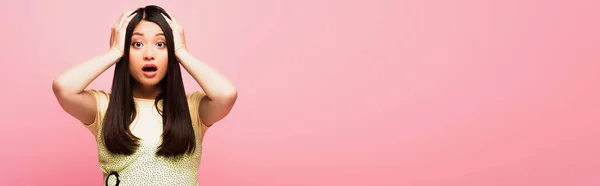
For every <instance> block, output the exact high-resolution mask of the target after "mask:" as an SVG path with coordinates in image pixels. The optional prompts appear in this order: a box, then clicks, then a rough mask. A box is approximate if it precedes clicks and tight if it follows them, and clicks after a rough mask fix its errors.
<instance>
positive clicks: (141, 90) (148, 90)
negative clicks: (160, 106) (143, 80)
mask: <svg viewBox="0 0 600 186" xmlns="http://www.w3.org/2000/svg"><path fill="white" fill-rule="evenodd" d="M132 93H133V97H135V98H142V99H155V98H156V96H158V94H160V88H159V86H158V85H155V86H143V85H140V84H136V85H134V86H133V92H132Z"/></svg>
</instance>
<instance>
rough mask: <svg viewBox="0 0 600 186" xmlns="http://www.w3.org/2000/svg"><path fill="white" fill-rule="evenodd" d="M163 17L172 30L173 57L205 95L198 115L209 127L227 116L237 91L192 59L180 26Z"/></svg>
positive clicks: (221, 77) (213, 72)
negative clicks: (175, 57)
mask: <svg viewBox="0 0 600 186" xmlns="http://www.w3.org/2000/svg"><path fill="white" fill-rule="evenodd" d="M163 17H164V18H165V20H166V21H167V23H169V26H170V27H171V29H172V30H173V40H174V46H175V56H177V59H178V60H179V63H181V65H182V66H183V68H185V70H186V71H187V72H188V73H190V75H191V76H192V77H193V78H194V79H195V80H196V82H198V84H199V85H200V87H202V90H203V91H204V93H206V96H204V97H203V98H202V100H201V101H200V103H199V104H200V105H199V106H198V115H199V116H200V119H201V120H202V123H204V125H206V126H207V127H210V126H212V125H213V124H214V123H216V122H217V121H219V120H221V119H223V118H224V117H225V116H227V114H229V112H230V111H231V108H232V107H233V105H234V104H235V101H236V100H237V90H236V88H235V87H234V86H233V84H232V83H231V82H230V81H229V80H228V79H227V78H226V77H225V76H224V75H222V74H220V73H219V72H217V71H216V70H215V69H213V68H211V67H210V66H208V65H207V64H206V63H203V62H201V61H200V60H198V59H196V58H194V56H192V55H191V54H190V53H189V52H188V50H187V47H186V44H185V34H184V33H183V28H182V27H181V25H179V24H178V23H177V21H176V20H175V19H174V18H173V17H171V18H169V17H167V16H165V15H163Z"/></svg>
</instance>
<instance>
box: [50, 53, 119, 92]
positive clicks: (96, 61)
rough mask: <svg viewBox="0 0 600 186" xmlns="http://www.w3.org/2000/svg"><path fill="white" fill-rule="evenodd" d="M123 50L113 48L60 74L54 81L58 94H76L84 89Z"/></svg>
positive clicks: (114, 61)
mask: <svg viewBox="0 0 600 186" xmlns="http://www.w3.org/2000/svg"><path fill="white" fill-rule="evenodd" d="M120 56H121V52H120V51H118V50H116V49H111V50H109V51H108V52H106V53H104V54H102V55H99V56H96V57H93V58H91V59H89V60H87V61H85V62H83V63H80V64H77V65H75V66H73V67H71V68H69V69H68V70H66V71H64V72H63V73H62V74H60V75H59V76H58V77H57V78H56V79H55V80H54V82H53V83H52V89H53V90H54V92H55V93H56V94H61V95H75V94H79V93H81V92H83V91H84V89H85V87H87V86H88V85H89V84H90V83H91V82H92V81H93V80H94V79H96V78H97V77H98V76H100V74H102V73H103V72H104V71H106V70H107V69H108V68H109V67H110V66H112V65H113V64H115V63H116V61H117V60H119V58H120Z"/></svg>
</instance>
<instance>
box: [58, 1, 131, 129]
mask: <svg viewBox="0 0 600 186" xmlns="http://www.w3.org/2000/svg"><path fill="white" fill-rule="evenodd" d="M131 12H133V11H128V12H125V13H123V14H121V17H120V18H119V20H118V22H116V23H115V25H113V26H112V29H111V30H112V32H111V36H110V49H109V51H108V52H106V53H104V54H102V55H99V56H96V57H93V58H91V59H89V60H87V61H85V62H83V63H81V64H77V65H75V66H73V67H71V68H70V69H68V70H66V71H65V72H63V73H62V74H60V75H59V76H58V77H57V78H56V79H54V81H53V82H52V90H53V92H54V96H55V97H56V99H57V100H58V102H59V104H60V106H61V107H62V108H63V110H65V111H66V112H67V113H68V114H70V115H71V116H73V117H75V118H76V119H78V120H79V121H81V122H82V123H84V124H86V125H89V124H92V123H93V122H94V120H95V119H96V110H97V105H96V101H95V99H94V97H93V96H92V95H91V94H90V93H88V92H86V91H84V89H85V87H87V86H88V85H89V84H90V83H91V82H92V81H93V80H94V79H96V78H97V77H98V76H99V75H100V74H102V72H104V71H106V69H108V68H109V67H110V66H112V65H113V64H115V63H116V62H117V61H118V60H119V59H120V58H121V57H122V56H123V50H121V49H119V48H120V47H121V48H122V47H123V46H124V45H125V29H126V28H127V25H129V21H131V19H132V18H133V16H132V15H131ZM128 16H129V17H128Z"/></svg>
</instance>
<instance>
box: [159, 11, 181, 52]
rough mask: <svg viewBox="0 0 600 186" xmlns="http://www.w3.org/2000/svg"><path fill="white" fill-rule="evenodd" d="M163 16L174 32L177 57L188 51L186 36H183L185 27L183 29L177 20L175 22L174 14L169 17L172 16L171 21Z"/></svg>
mask: <svg viewBox="0 0 600 186" xmlns="http://www.w3.org/2000/svg"><path fill="white" fill-rule="evenodd" d="M162 16H163V17H164V18H165V20H166V21H167V23H169V26H170V27H171V30H173V41H174V42H175V43H174V44H175V55H177V53H180V52H185V51H187V46H186V44H185V35H184V34H183V27H181V25H179V23H177V20H175V18H174V17H173V14H169V16H171V19H169V18H168V17H167V16H165V15H164V14H163V15H162Z"/></svg>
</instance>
